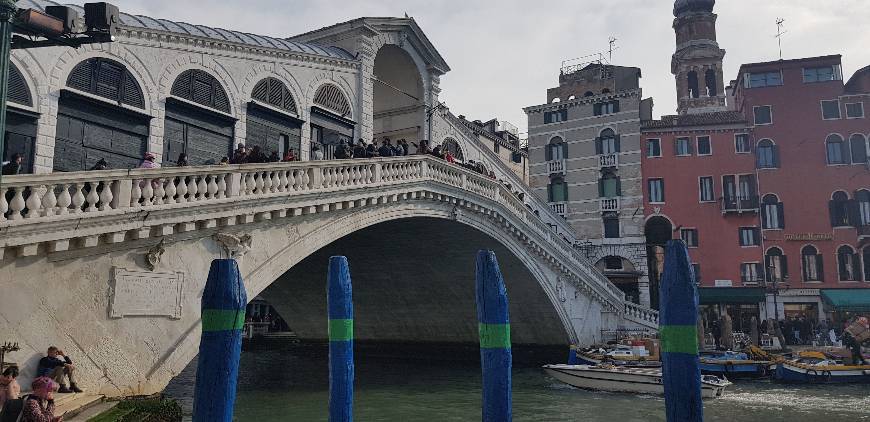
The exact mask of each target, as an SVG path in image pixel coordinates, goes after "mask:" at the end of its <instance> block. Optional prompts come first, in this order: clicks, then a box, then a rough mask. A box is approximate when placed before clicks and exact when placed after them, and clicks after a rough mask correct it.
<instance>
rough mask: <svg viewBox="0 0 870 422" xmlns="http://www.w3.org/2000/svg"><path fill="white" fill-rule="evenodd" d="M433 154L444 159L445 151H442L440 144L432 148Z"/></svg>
mask: <svg viewBox="0 0 870 422" xmlns="http://www.w3.org/2000/svg"><path fill="white" fill-rule="evenodd" d="M431 154H432V155H433V156H435V157H437V158H441V159H444V153H442V152H441V147H440V146H436V147H435V148H432V152H431Z"/></svg>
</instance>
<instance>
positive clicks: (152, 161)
mask: <svg viewBox="0 0 870 422" xmlns="http://www.w3.org/2000/svg"><path fill="white" fill-rule="evenodd" d="M139 168H140V169H159V168H160V163H158V162H157V156H155V155H154V153H153V152H146V153H145V155H144V156H143V157H142V164H140V165H139Z"/></svg>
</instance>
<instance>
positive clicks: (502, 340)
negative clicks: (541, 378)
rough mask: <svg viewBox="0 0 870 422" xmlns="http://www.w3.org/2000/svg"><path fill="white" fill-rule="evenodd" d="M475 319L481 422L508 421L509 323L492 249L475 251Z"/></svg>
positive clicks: (509, 384)
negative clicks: (481, 378) (480, 391)
mask: <svg viewBox="0 0 870 422" xmlns="http://www.w3.org/2000/svg"><path fill="white" fill-rule="evenodd" d="M476 290H477V321H478V334H479V335H480V366H481V368H482V370H483V408H482V418H481V420H482V421H483V422H510V420H511V366H512V360H513V358H512V356H511V326H510V319H509V318H508V299H507V292H506V291H505V287H504V280H503V279H502V276H501V271H500V270H499V268H498V261H497V260H496V258H495V253H494V252H492V251H479V252H478V253H477V280H476Z"/></svg>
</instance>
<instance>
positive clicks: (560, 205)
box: [550, 202, 568, 217]
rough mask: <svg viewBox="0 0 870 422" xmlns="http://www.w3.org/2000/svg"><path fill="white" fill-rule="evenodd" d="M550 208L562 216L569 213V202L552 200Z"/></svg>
mask: <svg viewBox="0 0 870 422" xmlns="http://www.w3.org/2000/svg"><path fill="white" fill-rule="evenodd" d="M550 208H551V209H552V210H553V212H555V213H556V214H559V215H561V216H562V217H564V216H565V214H567V213H568V203H567V202H550Z"/></svg>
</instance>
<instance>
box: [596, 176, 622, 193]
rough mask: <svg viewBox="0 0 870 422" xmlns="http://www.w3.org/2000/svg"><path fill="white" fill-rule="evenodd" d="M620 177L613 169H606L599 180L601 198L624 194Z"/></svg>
mask: <svg viewBox="0 0 870 422" xmlns="http://www.w3.org/2000/svg"><path fill="white" fill-rule="evenodd" d="M620 185H621V183H620V182H619V177H617V176H616V174H614V173H613V172H612V171H605V172H602V174H601V179H599V180H598V196H599V197H600V198H616V197H617V196H621V195H622V186H620Z"/></svg>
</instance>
